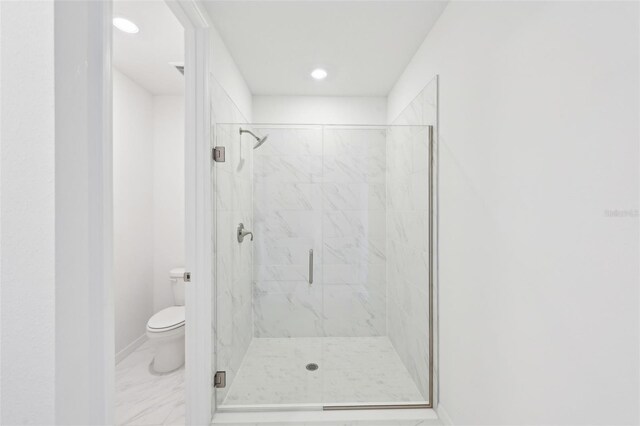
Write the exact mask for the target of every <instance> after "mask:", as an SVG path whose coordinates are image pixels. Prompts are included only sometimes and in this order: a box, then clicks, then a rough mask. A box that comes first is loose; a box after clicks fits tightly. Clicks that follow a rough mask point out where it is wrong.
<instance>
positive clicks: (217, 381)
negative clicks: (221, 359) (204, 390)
mask: <svg viewBox="0 0 640 426" xmlns="http://www.w3.org/2000/svg"><path fill="white" fill-rule="evenodd" d="M225 386H227V372H226V371H216V374H214V376H213V387H214V388H223V387H225Z"/></svg>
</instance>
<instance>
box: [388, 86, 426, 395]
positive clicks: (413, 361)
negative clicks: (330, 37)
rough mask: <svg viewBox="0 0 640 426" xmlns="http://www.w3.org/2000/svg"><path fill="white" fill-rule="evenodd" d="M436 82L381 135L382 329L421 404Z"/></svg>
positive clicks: (423, 384)
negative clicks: (384, 248) (384, 305)
mask: <svg viewBox="0 0 640 426" xmlns="http://www.w3.org/2000/svg"><path fill="white" fill-rule="evenodd" d="M436 85H437V81H435V80H434V82H432V83H431V84H429V85H428V86H427V87H425V89H423V91H422V92H421V93H420V95H419V96H418V97H417V98H416V99H415V100H414V101H413V102H412V103H411V104H410V105H409V106H408V107H407V109H406V110H405V111H404V112H403V113H402V115H401V116H400V117H399V118H398V119H397V120H396V122H394V123H393V124H394V125H399V126H390V127H389V129H388V131H387V174H386V178H387V235H386V244H387V318H388V322H387V327H388V335H389V338H390V340H391V342H392V344H393V346H394V347H395V349H396V351H397V352H398V355H399V356H400V359H401V360H402V362H403V363H404V365H405V367H406V368H407V370H408V371H409V374H410V375H411V377H412V378H413V380H414V382H415V383H416V385H417V387H418V389H419V390H420V392H421V393H422V395H423V397H424V398H425V399H427V398H428V389H429V249H430V248H429V192H428V190H429V129H428V127H427V126H426V125H429V124H435V123H436V108H437V105H436V102H437V96H436V90H437V86H436Z"/></svg>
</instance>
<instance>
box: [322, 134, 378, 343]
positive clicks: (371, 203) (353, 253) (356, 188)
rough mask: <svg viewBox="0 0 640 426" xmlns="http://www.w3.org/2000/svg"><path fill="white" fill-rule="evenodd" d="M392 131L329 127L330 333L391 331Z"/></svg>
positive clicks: (326, 261) (326, 281)
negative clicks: (388, 164)
mask: <svg viewBox="0 0 640 426" xmlns="http://www.w3.org/2000/svg"><path fill="white" fill-rule="evenodd" d="M385 151H386V130H385V129H366V128H335V127H325V130H324V150H323V154H324V155H323V160H324V166H323V184H322V194H323V218H322V233H323V241H322V244H323V258H322V265H323V274H324V276H323V282H322V285H323V290H324V292H323V293H324V311H323V313H324V335H325V336H331V337H356V336H362V337H364V336H383V335H386V331H387V330H386V323H387V320H386V280H385V275H386V245H385V234H386V232H385V230H386V221H385V217H386V213H385V211H386V191H385V186H386V185H385V161H386V160H385Z"/></svg>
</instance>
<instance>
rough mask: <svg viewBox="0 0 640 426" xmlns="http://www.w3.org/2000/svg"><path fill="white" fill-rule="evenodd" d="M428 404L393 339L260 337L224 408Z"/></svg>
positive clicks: (249, 352)
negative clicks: (313, 367)
mask: <svg viewBox="0 0 640 426" xmlns="http://www.w3.org/2000/svg"><path fill="white" fill-rule="evenodd" d="M309 363H315V364H318V366H319V368H318V370H316V371H308V370H307V369H306V368H305V367H306V365H307V364H309ZM424 402H425V398H424V397H423V396H422V395H421V394H420V391H419V390H418V388H417V387H416V385H415V383H414V382H413V380H412V379H411V377H410V376H409V373H408V371H407V369H406V368H405V367H404V365H403V364H402V361H401V360H400V357H399V356H398V354H397V353H396V351H395V349H394V348H393V346H392V345H391V342H390V341H389V339H388V338H387V337H318V338H254V339H253V341H252V342H251V345H250V346H249V349H248V350H247V353H246V355H245V358H244V360H243V362H242V365H241V366H240V369H239V370H238V374H237V375H236V378H235V379H234V381H233V383H232V384H231V387H230V388H229V393H228V394H227V397H226V398H225V400H224V402H223V404H222V406H221V408H232V407H233V406H247V405H251V406H255V405H283V404H285V405H290V404H296V405H300V404H302V405H327V404H350V403H353V404H366V403H373V404H397V403H424Z"/></svg>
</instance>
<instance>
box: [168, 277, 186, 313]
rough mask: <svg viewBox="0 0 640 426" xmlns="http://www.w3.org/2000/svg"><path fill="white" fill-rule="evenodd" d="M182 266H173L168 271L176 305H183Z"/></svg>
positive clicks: (183, 284) (183, 283)
mask: <svg viewBox="0 0 640 426" xmlns="http://www.w3.org/2000/svg"><path fill="white" fill-rule="evenodd" d="M184 272H185V271H184V268H173V269H172V270H170V271H169V280H170V281H171V288H172V289H173V300H174V302H175V304H176V306H184V290H185V285H186V284H185V282H184Z"/></svg>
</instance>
